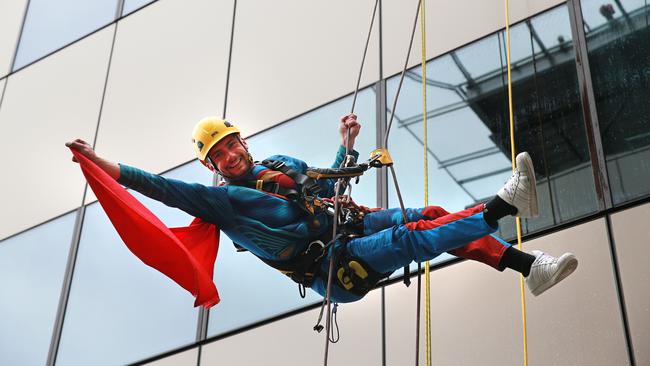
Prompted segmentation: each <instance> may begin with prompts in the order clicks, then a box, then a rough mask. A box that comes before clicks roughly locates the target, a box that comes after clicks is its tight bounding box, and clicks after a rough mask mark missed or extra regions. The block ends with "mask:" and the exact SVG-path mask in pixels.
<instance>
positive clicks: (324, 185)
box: [318, 145, 359, 198]
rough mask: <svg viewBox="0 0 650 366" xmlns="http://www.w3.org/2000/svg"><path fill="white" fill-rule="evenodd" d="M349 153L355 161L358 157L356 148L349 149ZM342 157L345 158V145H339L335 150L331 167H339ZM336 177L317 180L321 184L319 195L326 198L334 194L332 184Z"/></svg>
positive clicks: (341, 190) (341, 191)
mask: <svg viewBox="0 0 650 366" xmlns="http://www.w3.org/2000/svg"><path fill="white" fill-rule="evenodd" d="M349 153H350V155H352V156H353V157H354V161H355V162H356V161H357V159H358V158H359V153H358V152H357V151H356V150H351V151H350V152H349ZM343 159H345V146H343V145H339V149H338V150H337V151H336V158H335V159H334V163H333V164H332V168H340V167H341V163H343ZM336 181H337V180H336V179H321V180H319V181H318V184H319V185H320V186H321V189H322V190H321V194H320V196H321V197H326V198H332V197H334V195H335V194H336V192H334V185H335V184H336ZM339 191H340V192H339V194H342V193H343V191H344V189H340V190H339Z"/></svg>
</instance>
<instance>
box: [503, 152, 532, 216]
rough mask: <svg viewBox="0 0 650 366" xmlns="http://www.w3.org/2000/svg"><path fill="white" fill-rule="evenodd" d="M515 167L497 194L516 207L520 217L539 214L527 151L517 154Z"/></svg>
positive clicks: (530, 162)
mask: <svg viewBox="0 0 650 366" xmlns="http://www.w3.org/2000/svg"><path fill="white" fill-rule="evenodd" d="M516 161H517V168H516V169H515V172H514V174H513V175H512V176H511V177H510V179H508V181H507V182H506V184H504V186H503V187H501V189H500V190H499V192H497V195H498V196H499V197H501V199H502V200H504V201H506V202H507V203H508V204H509V205H512V206H515V207H516V208H517V215H518V216H520V217H535V216H537V215H539V207H538V206H537V183H536V182H535V168H533V161H532V160H531V159H530V155H528V153H527V152H522V153H520V154H519V155H517V160H516Z"/></svg>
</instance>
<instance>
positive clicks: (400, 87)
mask: <svg viewBox="0 0 650 366" xmlns="http://www.w3.org/2000/svg"><path fill="white" fill-rule="evenodd" d="M419 15H420V1H418V8H417V11H416V12H415V20H414V21H413V30H412V31H411V40H410V41H409V49H408V51H407V52H406V61H404V68H403V69H402V75H401V76H400V78H399V85H398V86H397V92H396V93H395V99H394V100H393V108H392V109H391V111H390V119H389V120H388V127H387V128H386V136H384V146H383V147H387V146H388V135H389V134H390V128H391V127H392V126H393V117H395V108H396V107H397V99H399V93H400V91H401V90H402V83H403V82H404V75H406V68H407V66H408V63H409V56H410V55H411V48H412V47H413V37H414V36H415V27H416V26H417V25H418V16H419Z"/></svg>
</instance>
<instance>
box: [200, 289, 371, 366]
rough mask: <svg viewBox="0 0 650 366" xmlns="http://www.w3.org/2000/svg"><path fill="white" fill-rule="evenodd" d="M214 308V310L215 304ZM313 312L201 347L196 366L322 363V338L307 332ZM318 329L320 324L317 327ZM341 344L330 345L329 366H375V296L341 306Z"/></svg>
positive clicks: (323, 344) (312, 322) (281, 365)
mask: <svg viewBox="0 0 650 366" xmlns="http://www.w3.org/2000/svg"><path fill="white" fill-rule="evenodd" d="M217 306H219V305H217ZM318 313H319V310H318V309H315V310H311V311H308V312H305V313H301V314H298V315H295V316H292V317H290V318H286V319H283V320H281V321H277V322H274V323H271V324H268V325H264V326H262V327H259V328H255V329H253V330H250V331H247V332H244V333H241V334H237V335H234V336H232V337H228V338H224V339H222V340H218V341H216V342H213V343H210V344H208V345H206V346H205V347H203V350H202V352H201V365H202V366H207V365H268V366H275V365H277V366H294V365H295V366H303V365H318V364H321V363H322V362H323V355H324V353H323V352H324V348H325V338H324V337H325V334H324V332H325V331H323V332H322V333H316V332H314V331H313V329H312V328H313V326H314V325H315V324H316V320H317V319H318ZM323 324H324V323H323ZM338 324H339V326H340V331H341V339H340V341H339V342H338V343H336V344H330V347H329V363H330V364H331V365H380V364H381V294H380V292H379V291H374V292H372V293H370V294H369V295H368V296H366V298H364V299H363V300H361V301H359V302H356V303H351V304H342V305H341V306H339V309H338Z"/></svg>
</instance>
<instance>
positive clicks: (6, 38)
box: [0, 0, 27, 77]
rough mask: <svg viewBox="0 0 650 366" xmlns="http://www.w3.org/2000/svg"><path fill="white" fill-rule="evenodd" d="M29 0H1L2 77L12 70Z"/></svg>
mask: <svg viewBox="0 0 650 366" xmlns="http://www.w3.org/2000/svg"><path fill="white" fill-rule="evenodd" d="M26 8H27V0H12V1H2V2H0V77H3V76H5V75H7V74H8V73H9V72H10V71H11V61H12V60H13V58H14V53H15V51H16V45H17V43H18V37H19V36H20V34H19V33H20V28H21V26H22V22H23V15H24V13H25V10H26Z"/></svg>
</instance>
